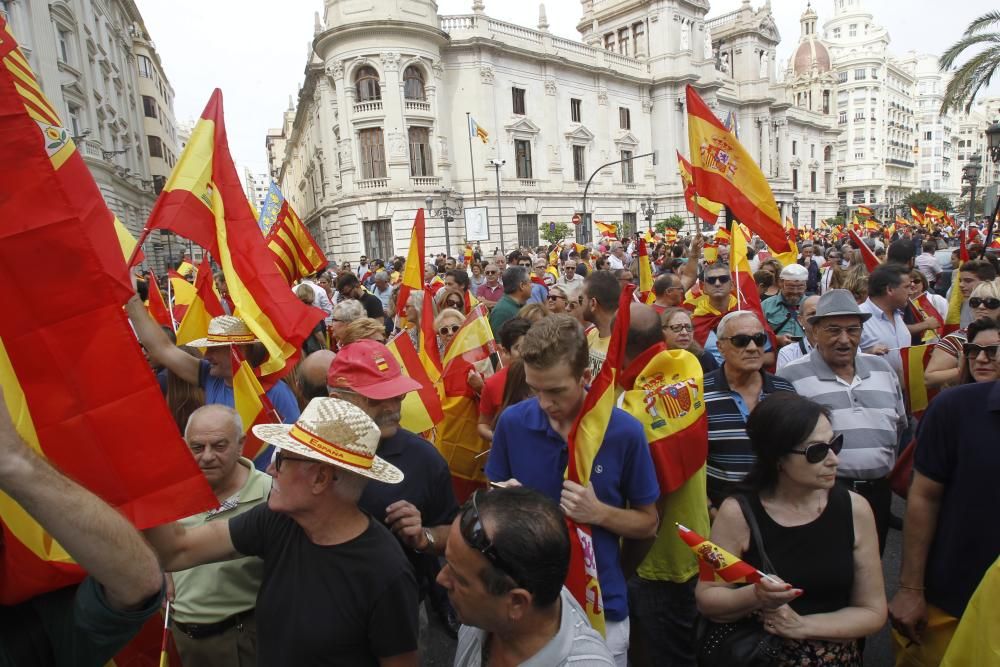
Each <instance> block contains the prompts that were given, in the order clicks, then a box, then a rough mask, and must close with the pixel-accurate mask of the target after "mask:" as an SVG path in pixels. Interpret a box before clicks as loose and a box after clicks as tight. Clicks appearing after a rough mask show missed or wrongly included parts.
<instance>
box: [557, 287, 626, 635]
mask: <svg viewBox="0 0 1000 667" xmlns="http://www.w3.org/2000/svg"><path fill="white" fill-rule="evenodd" d="M634 290H635V286H634V285H626V286H625V289H623V290H622V293H621V298H620V299H619V301H618V315H617V316H615V323H614V328H613V329H612V331H611V340H610V341H608V354H607V357H606V358H605V361H604V365H603V366H601V371H600V372H599V373H598V374H597V377H596V378H594V380H593V383H592V384H591V385H590V391H588V392H587V396H586V397H585V398H584V399H583V407H582V408H581V409H580V414H579V415H578V416H577V418H576V421H575V422H574V423H573V426H572V427H571V428H570V431H569V437H568V438H567V442H568V443H569V445H568V446H569V453H568V459H567V466H566V479H568V480H570V481H573V482H576V483H577V484H580V485H581V486H587V484H588V483H589V482H590V473H591V468H592V467H593V465H594V457H596V456H597V452H598V450H600V448H601V445H602V444H603V443H604V436H605V434H606V432H607V428H608V421H609V420H610V419H611V413H612V411H613V410H614V408H615V400H616V397H615V383H616V381H617V377H618V374H619V373H620V369H621V368H623V367H624V365H625V363H624V362H625V342H626V339H627V338H628V328H629V320H630V317H629V304H630V303H631V302H632V292H633V291H634ZM566 523H567V524H568V526H569V534H570V563H569V574H568V575H567V576H566V587H567V588H568V589H569V590H570V592H571V593H573V597H575V598H576V600H577V602H579V603H580V606H582V607H583V608H584V609H585V610H586V611H587V617H588V618H589V619H590V624H591V625H592V626H593V627H594V629H595V630H597V631H598V632H600V633H601V634H602V635H603V634H604V631H605V626H604V600H603V598H602V597H601V585H600V582H598V580H597V560H596V558H595V553H594V544H593V537H592V535H591V530H590V526H589V525H586V524H578V523H576V522H575V521H573V520H572V519H570V518H569V517H566Z"/></svg>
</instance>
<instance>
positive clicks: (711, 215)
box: [677, 151, 722, 225]
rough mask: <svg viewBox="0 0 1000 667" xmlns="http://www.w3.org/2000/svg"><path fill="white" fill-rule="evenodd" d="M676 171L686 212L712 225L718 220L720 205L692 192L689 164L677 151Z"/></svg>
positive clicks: (692, 184)
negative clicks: (679, 179) (682, 190)
mask: <svg viewBox="0 0 1000 667" xmlns="http://www.w3.org/2000/svg"><path fill="white" fill-rule="evenodd" d="M677 171H678V172H680V175H681V182H682V183H683V184H684V205H685V206H687V210H688V211H689V212H690V213H691V215H695V216H698V217H699V218H701V219H702V220H704V221H705V222H707V223H708V224H710V225H714V224H715V223H716V222H718V220H719V213H721V212H722V204H718V203H716V202H714V201H709V200H708V199H705V198H704V197H699V196H698V193H697V192H695V190H694V181H693V180H691V163H690V162H688V161H687V160H686V159H684V156H683V155H681V152H680V151H677Z"/></svg>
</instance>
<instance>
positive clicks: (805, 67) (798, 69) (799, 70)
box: [792, 35, 831, 74]
mask: <svg viewBox="0 0 1000 667" xmlns="http://www.w3.org/2000/svg"><path fill="white" fill-rule="evenodd" d="M814 62H815V63H816V67H817V68H818V69H819V71H820V72H829V71H830V69H831V67H830V52H829V51H828V50H827V48H826V46H825V45H824V44H823V42H821V41H819V40H818V39H816V37H815V36H813V35H810V36H809V37H807V38H805V39H804V40H803V41H802V42H801V43H800V44H799V46H798V48H797V49H795V56H794V57H793V58H792V69H793V70H794V71H795V73H796V74H809V73H810V72H811V71H812V67H813V63H814Z"/></svg>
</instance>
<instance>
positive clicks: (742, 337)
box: [719, 331, 767, 347]
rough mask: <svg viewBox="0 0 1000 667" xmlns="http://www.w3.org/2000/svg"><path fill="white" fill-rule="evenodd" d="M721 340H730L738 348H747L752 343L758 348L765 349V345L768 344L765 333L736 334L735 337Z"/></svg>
mask: <svg viewBox="0 0 1000 667" xmlns="http://www.w3.org/2000/svg"><path fill="white" fill-rule="evenodd" d="M719 340H728V341H729V342H730V343H732V344H733V345H734V346H736V347H746V346H747V345H749V344H750V342H751V341H753V344H754V345H756V346H757V347H764V344H765V343H767V334H766V333H764V332H763V331H761V332H760V333H755V334H736V335H735V336H726V337H725V338H720V339H719Z"/></svg>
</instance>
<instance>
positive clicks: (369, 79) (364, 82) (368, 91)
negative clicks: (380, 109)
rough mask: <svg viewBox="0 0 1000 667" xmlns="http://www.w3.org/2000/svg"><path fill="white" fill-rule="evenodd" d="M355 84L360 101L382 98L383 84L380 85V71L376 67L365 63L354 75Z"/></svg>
mask: <svg viewBox="0 0 1000 667" xmlns="http://www.w3.org/2000/svg"><path fill="white" fill-rule="evenodd" d="M354 86H355V91H356V94H357V97H358V99H357V101H358V102H368V101H371V100H380V99H382V86H380V85H379V81H378V72H376V71H375V68H374V67H371V66H369V65H365V66H364V67H360V68H358V73H357V74H355V75H354ZM379 132H381V130H379Z"/></svg>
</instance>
